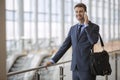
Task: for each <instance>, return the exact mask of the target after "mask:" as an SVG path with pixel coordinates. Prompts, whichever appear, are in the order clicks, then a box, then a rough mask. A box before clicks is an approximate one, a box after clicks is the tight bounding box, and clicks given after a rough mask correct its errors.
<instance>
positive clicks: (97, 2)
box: [95, 0, 99, 24]
mask: <svg viewBox="0 0 120 80" xmlns="http://www.w3.org/2000/svg"><path fill="white" fill-rule="evenodd" d="M95 3H96V5H95V6H96V24H98V5H99V0H96V1H95Z"/></svg>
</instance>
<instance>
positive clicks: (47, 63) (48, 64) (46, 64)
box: [45, 61, 53, 69]
mask: <svg viewBox="0 0 120 80" xmlns="http://www.w3.org/2000/svg"><path fill="white" fill-rule="evenodd" d="M52 64H53V63H52V62H51V61H48V62H46V63H45V68H46V69H47V67H48V66H50V65H52Z"/></svg>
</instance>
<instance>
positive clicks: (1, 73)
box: [0, 0, 7, 80]
mask: <svg viewBox="0 0 120 80" xmlns="http://www.w3.org/2000/svg"><path fill="white" fill-rule="evenodd" d="M5 1H6V0H0V80H7V79H6V34H5V33H6V31H5V29H6V25H5Z"/></svg>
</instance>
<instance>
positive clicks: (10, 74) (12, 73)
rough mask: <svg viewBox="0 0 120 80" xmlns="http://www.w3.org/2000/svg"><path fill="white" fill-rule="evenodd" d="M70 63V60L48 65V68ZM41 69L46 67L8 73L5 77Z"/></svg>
mask: <svg viewBox="0 0 120 80" xmlns="http://www.w3.org/2000/svg"><path fill="white" fill-rule="evenodd" d="M69 62H71V60H68V61H65V62H60V63H56V64H53V65H50V66H48V67H51V66H56V65H60V64H64V63H69ZM43 68H46V66H39V67H36V68H31V69H26V70H21V71H15V72H10V73H8V74H7V76H8V77H9V76H12V75H16V74H20V73H25V72H29V71H33V70H38V69H43Z"/></svg>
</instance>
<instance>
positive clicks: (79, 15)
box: [75, 7, 85, 21]
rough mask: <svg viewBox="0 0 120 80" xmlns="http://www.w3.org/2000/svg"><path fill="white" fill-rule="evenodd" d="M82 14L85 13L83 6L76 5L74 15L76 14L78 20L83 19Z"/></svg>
mask: <svg viewBox="0 0 120 80" xmlns="http://www.w3.org/2000/svg"><path fill="white" fill-rule="evenodd" d="M84 14H85V10H84V8H83V7H76V8H75V15H76V18H77V20H78V21H80V20H83V19H84Z"/></svg>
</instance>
